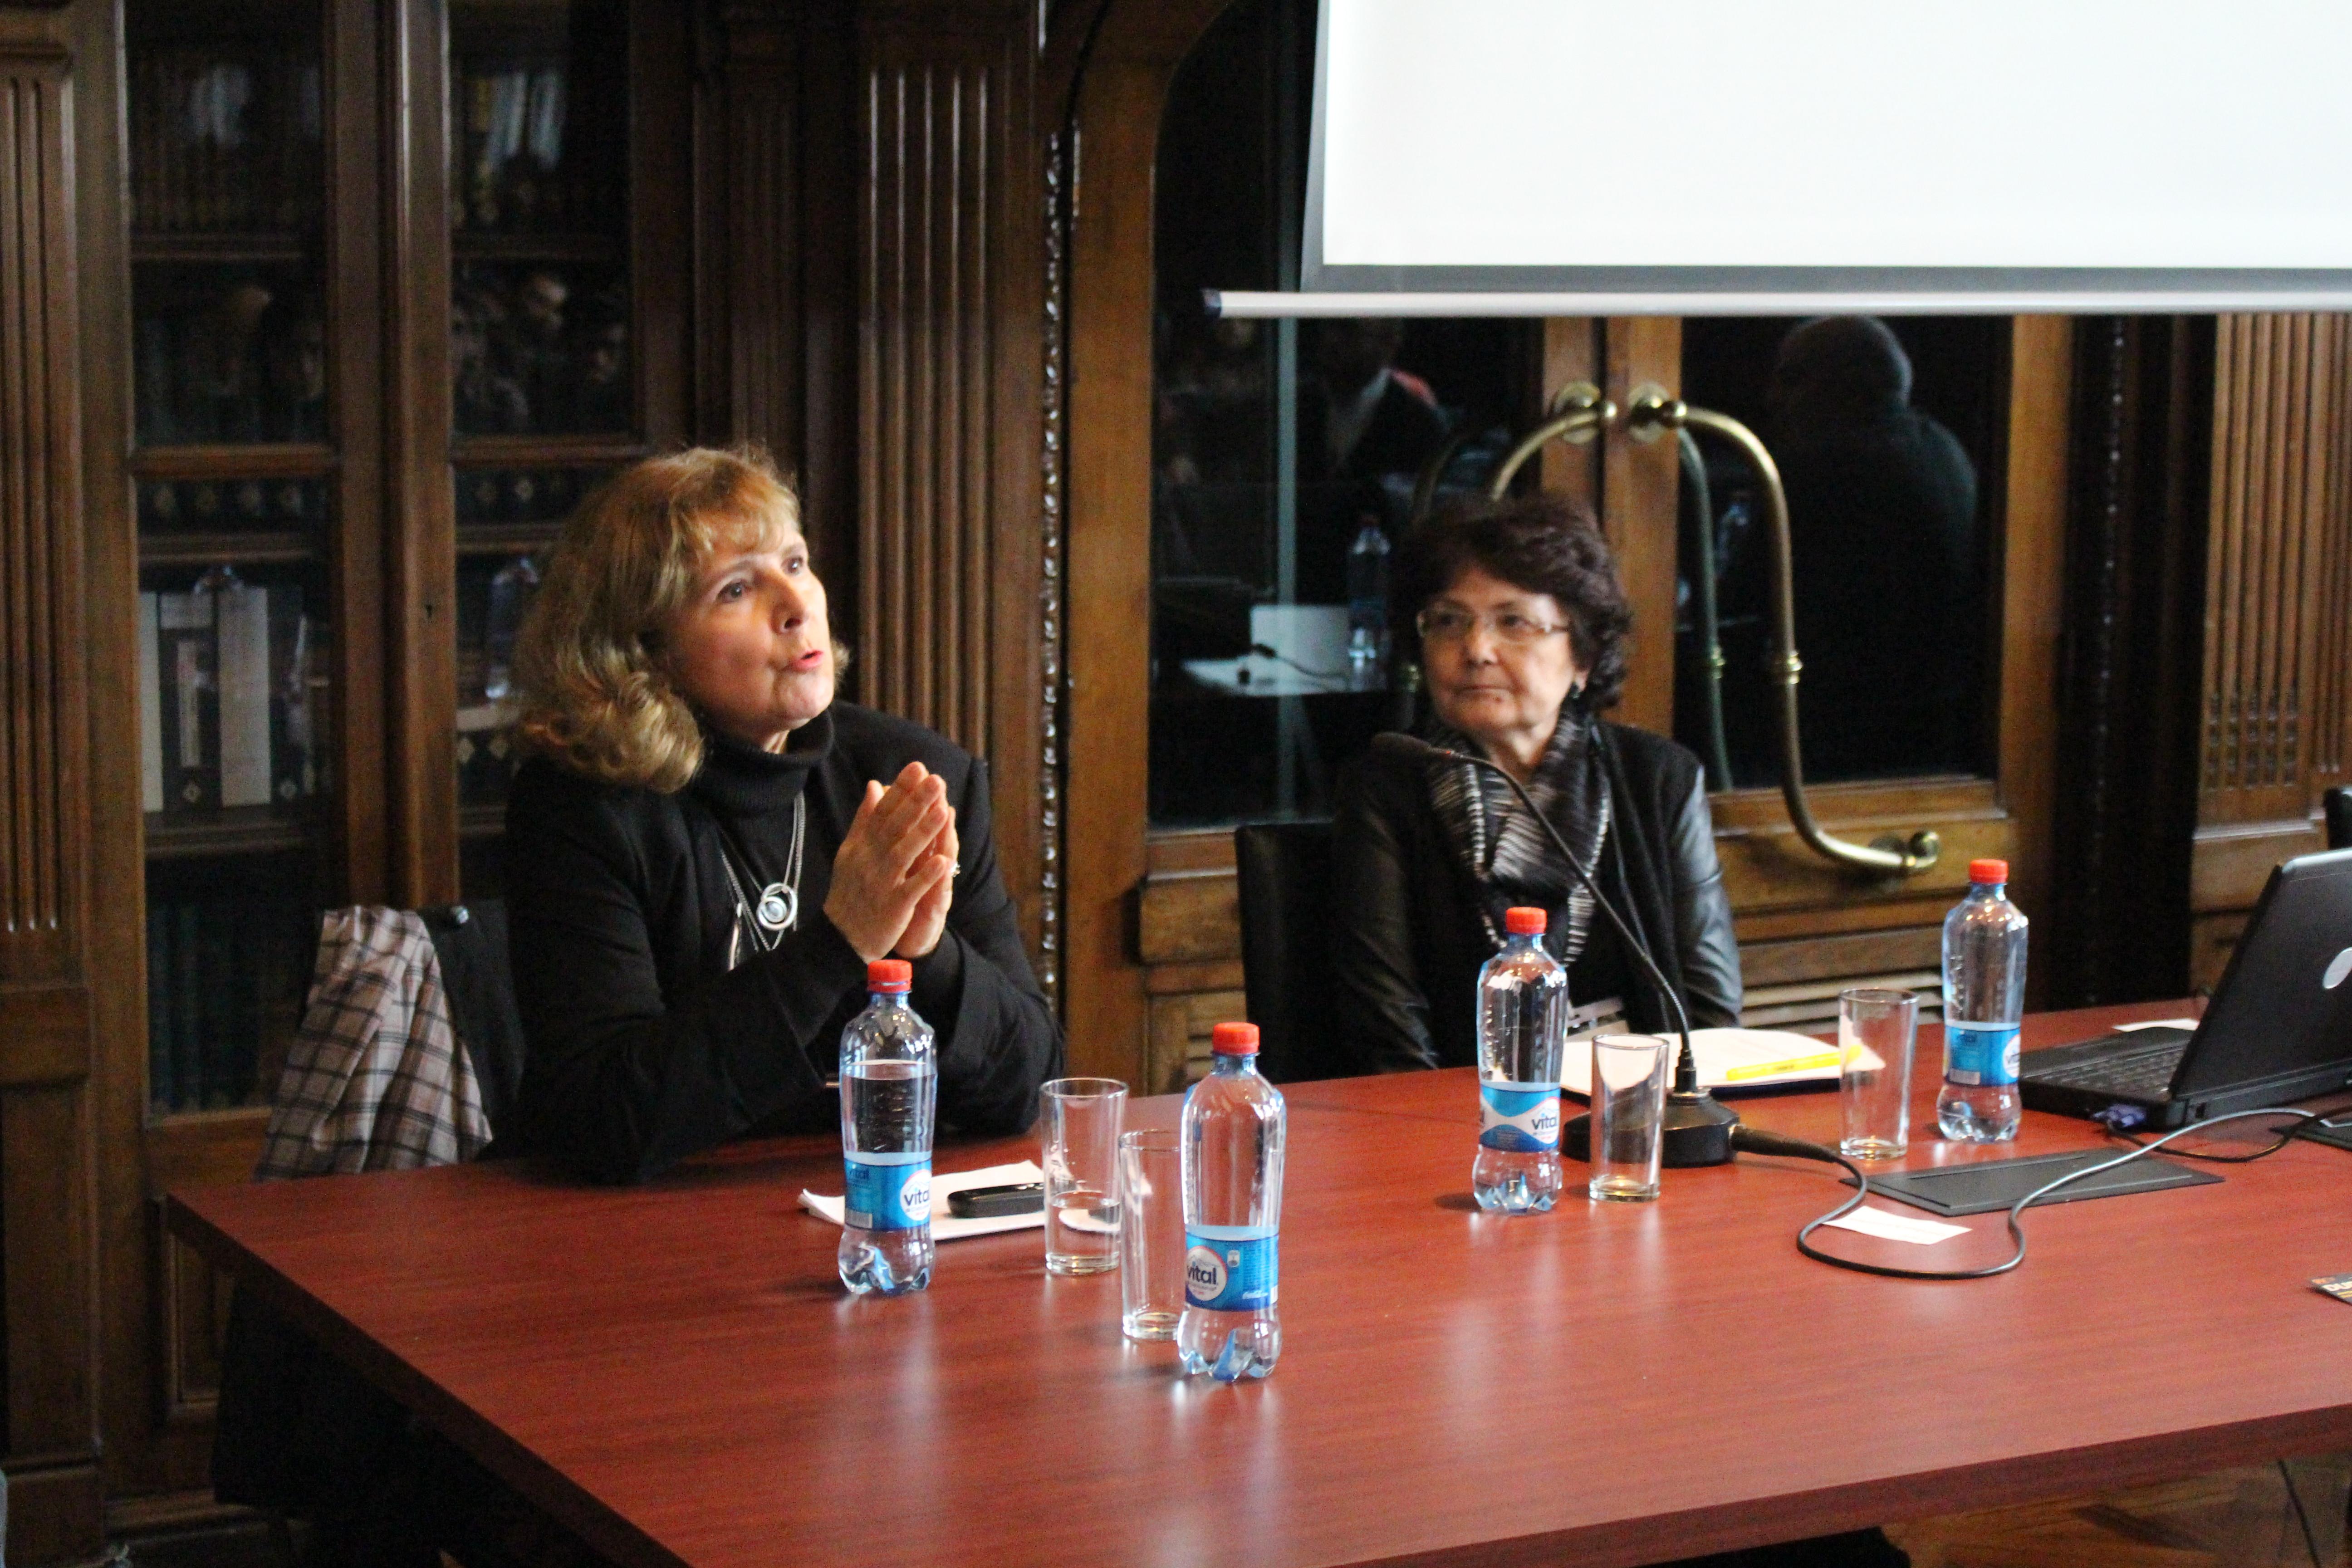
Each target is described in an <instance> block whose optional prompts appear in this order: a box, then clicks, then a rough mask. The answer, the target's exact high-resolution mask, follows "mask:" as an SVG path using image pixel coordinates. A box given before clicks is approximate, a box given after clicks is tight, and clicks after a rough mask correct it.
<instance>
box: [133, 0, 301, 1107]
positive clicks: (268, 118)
mask: <svg viewBox="0 0 2352 1568" xmlns="http://www.w3.org/2000/svg"><path fill="white" fill-rule="evenodd" d="M123 22H124V45H125V47H124V85H125V89H126V110H127V112H126V114H125V130H126V133H127V136H128V143H129V144H128V149H127V151H128V154H129V156H128V165H129V173H130V187H131V189H130V195H131V202H130V211H129V218H130V230H131V236H130V257H131V405H132V426H133V429H132V440H133V447H132V458H131V481H132V484H133V487H134V492H135V500H134V510H135V515H136V518H137V523H138V531H139V589H138V602H137V605H138V607H137V616H138V620H137V625H138V648H139V721H140V736H141V744H140V763H141V786H142V790H141V793H142V797H143V798H142V806H143V809H144V812H145V816H146V824H147V835H146V840H147V910H146V923H147V929H146V939H147V940H146V951H147V982H148V984H147V994H148V1105H149V1111H150V1114H151V1116H153V1117H159V1118H160V1117H173V1116H182V1115H187V1114H191V1113H195V1112H202V1111H215V1110H227V1109H232V1108H236V1107H240V1106H246V1105H251V1104H257V1103H261V1102H264V1101H266V1100H268V1095H269V1091H270V1089H271V1088H272V1087H273V1086H274V1084H275V1082H276V1077H277V1072H276V1068H277V1064H278V1062H280V1061H282V1060H283V1058H284V1053H285V1048H286V1044H287V1041H288V1039H289V1037H290V1035H291V1032H292V1029H293V1026H294V1024H295V1021H296V1018H295V1015H296V1011H297V1009H298V1008H299V1005H300V1000H301V995H302V992H303V989H304V986H305V984H306V983H307V981H308V978H309V971H308V964H309V960H310V951H311V945H310V944H311V940H312V936H311V933H312V932H313V931H315V930H316V926H317V918H318V910H319V908H320V904H321V903H322V902H323V901H324V900H327V899H328V898H330V897H332V896H334V894H335V892H336V889H337V883H338V879H337V878H336V877H335V876H334V875H333V873H332V869H331V866H330V864H329V858H330V846H329V844H328V842H327V840H328V837H329V824H330V822H331V813H330V812H329V811H328V810H327V809H325V807H326V803H327V802H328V801H329V799H330V798H331V796H332V795H334V793H335V791H336V788H337V780H336V777H335V763H334V759H335V756H336V747H335V745H334V743H333V737H334V736H335V734H336V723H335V714H334V712H333V709H334V692H333V689H332V683H331V679H330V671H331V654H332V648H333V646H334V640H335V636H336V632H337V627H336V626H335V616H333V615H332V614H331V609H332V606H333V605H334V602H335V598H334V588H335V584H336V573H337V570H338V561H337V550H336V548H335V529H336V522H337V518H336V515H335V514H336V509H337V505H338V500H339V487H338V485H337V483H336V482H335V481H336V476H337V472H338V468H339V465H340V458H341V454H340V452H339V450H338V447H337V440H336V437H337V427H338V425H339V420H338V417H337V413H338V411H337V410H336V409H335V408H334V407H333V406H332V405H331V397H330V387H331V379H330V375H329V361H330V357H331V353H332V352H333V351H332V348H331V345H332V344H333V343H334V342H335V341H336V334H335V332H334V330H333V329H334V327H335V326H336V323H335V322H334V321H333V320H332V319H331V318H332V314H333V312H332V304H333V301H332V299H331V294H332V290H331V287H330V279H329V265H330V262H329V255H328V241H327V223H326V212H327V203H326V193H327V171H326V157H325V149H326V146H327V139H326V101H325V83H324V71H323V65H324V61H323V55H322V28H321V19H320V7H319V5H317V4H316V3H315V0H311V3H308V4H305V3H302V0H246V3H244V4H240V5H236V6H229V5H189V4H184V3H181V0H131V3H130V4H129V5H126V7H125V10H124V17H123Z"/></svg>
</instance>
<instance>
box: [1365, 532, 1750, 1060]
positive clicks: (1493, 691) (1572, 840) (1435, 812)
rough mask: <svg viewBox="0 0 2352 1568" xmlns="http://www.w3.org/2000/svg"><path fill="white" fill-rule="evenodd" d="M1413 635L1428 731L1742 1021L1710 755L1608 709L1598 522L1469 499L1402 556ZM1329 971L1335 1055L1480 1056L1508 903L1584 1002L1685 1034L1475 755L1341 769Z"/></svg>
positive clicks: (1689, 985)
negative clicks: (1563, 843) (1531, 805)
mask: <svg viewBox="0 0 2352 1568" xmlns="http://www.w3.org/2000/svg"><path fill="white" fill-rule="evenodd" d="M1396 580H1397V585H1398V592H1397V594H1396V595H1395V598H1394V600H1393V603H1394V605H1396V609H1397V615H1398V624H1397V628H1396V629H1397V635H1398V639H1399V646H1401V647H1407V648H1418V650H1419V653H1420V659H1421V667H1422V670H1423V677H1424V679H1425V684H1426V687H1427V690H1428V695H1429V705H1430V710H1431V711H1430V716H1429V718H1428V719H1427V720H1426V721H1424V723H1423V727H1422V730H1421V735H1422V738H1423V739H1424V740H1427V741H1430V742H1433V743H1435V744H1437V745H1440V746H1444V747H1445V748H1447V749H1449V750H1452V751H1457V752H1465V753H1466V754H1469V755H1474V756H1484V757H1486V758H1487V759H1488V760H1489V761H1491V762H1493V763H1496V764H1498V765H1500V766H1501V767H1502V768H1504V769H1505V770H1507V772H1508V773H1510V774H1511V776H1512V777H1514V778H1516V779H1517V780H1518V781H1519V783H1520V784H1522V785H1524V786H1525V787H1526V789H1527V791H1528V795H1530V796H1531V797H1532V798H1533V800H1534V801H1535V803H1536V805H1537V807H1538V810H1540V811H1541V812H1542V813H1543V814H1544V816H1546V817H1547V818H1548V819H1549V821H1550V822H1551V824H1552V826H1555V827H1557V828H1558V829H1559V832H1560V834H1561V836H1562V837H1564V838H1565V839H1566V840H1567V842H1568V844H1569V847H1570V848H1571V849H1572V850H1574V851H1575V853H1576V855H1577V857H1578V858H1579V859H1580V860H1581V861H1582V862H1583V863H1584V864H1585V865H1586V867H1587V868H1589V869H1590V870H1591V872H1592V874H1593V875H1594V876H1595V877H1596V878H1597V879H1599V880H1600V882H1601V887H1602V888H1603V889H1604V890H1606V891H1607V893H1608V894H1609V897H1610V900H1611V901H1612V903H1614V904H1615V905H1616V906H1617V908H1618V910H1620V912H1621V913H1622V914H1623V915H1624V917H1625V918H1626V920H1627V921H1629V922H1631V923H1632V924H1633V929H1634V931H1636V933H1637V934H1639V935H1640V936H1642V937H1643V941H1644V942H1645V944H1646V945H1647V946H1648V948H1649V950H1650V954H1651V956H1652V958H1653V959H1654V960H1655V962H1656V963H1657V965H1658V967H1659V969H1660V970H1662V971H1663V972H1664V974H1665V977H1666V979H1667V981H1668V983H1669V984H1673V985H1675V987H1676V988H1677V989H1678V990H1679V992H1680V993H1681V995H1682V999H1683V1002H1684V1005H1685V1007H1687V1008H1688V1010H1689V1013H1690V1021H1691V1024H1692V1026H1694V1027H1704V1026H1708V1025H1723V1024H1736V1023H1738V1020H1739V1001H1740V984H1739V952H1738V946H1737V945H1736V943H1735V942H1734V941H1733V938H1732V933H1731V909H1730V904H1729V902H1728V900H1727V899H1726V898H1725V896H1724V890H1723V876H1722V872H1721V870H1720V868H1718V867H1717V862H1716V855H1715V833H1714V826H1713V821H1712V819H1711V817H1710V816H1708V812H1707V804H1706V779H1705V776H1704V774H1703V773H1702V772H1701V770H1700V767H1699V763H1698V759H1697V758H1696V757H1695V756H1693V755H1692V754H1691V753H1690V752H1688V751H1686V750H1685V749H1684V748H1683V747H1681V746H1679V745H1676V744H1675V742H1672V741H1670V740H1667V739H1665V738H1664V737H1662V736H1658V735H1653V734H1650V733H1648V732H1647V731H1641V730H1633V729H1628V728H1625V727H1624V726H1622V725H1618V724H1612V723H1609V722H1607V721H1603V720H1601V718H1600V717H1599V714H1600V712H1601V710H1603V709H1606V708H1607V707H1609V706H1610V705H1611V704H1612V703H1613V702H1615V701H1616V700H1617V697H1618V694H1619V693H1620V692H1621V691H1622V690H1623V689H1624V685H1625V671H1626V664H1625V638H1626V635H1627V633H1628V632H1629V631H1630V630H1631V629H1632V626H1633V613H1632V611H1631V609H1630V608H1629V607H1628V606H1627V605H1626V601H1625V592H1624V589H1623V587H1622V585H1621V584H1619V582H1618V579H1617V571H1616V565H1615V563H1614V562H1613V561H1612V559H1611V556H1610V552H1609V546H1608V544H1607V543H1606V542H1603V541H1602V539H1601V535H1600V532H1599V531H1597V530H1596V529H1595V528H1594V527H1593V526H1592V523H1591V518H1590V516H1589V514H1586V513H1584V512H1582V511H1581V510H1577V509H1574V508H1572V507H1571V506H1570V504H1569V503H1568V502H1566V501H1564V500H1561V499H1559V498H1558V497H1556V496H1549V495H1537V496H1528V497H1524V498H1513V499H1508V500H1500V501H1477V502H1470V503H1465V504H1463V505H1461V506H1458V507H1456V508H1454V509H1453V510H1448V511H1446V512H1444V513H1442V514H1441V515H1440V516H1439V517H1438V518H1436V519H1435V520H1434V521H1432V522H1431V523H1430V524H1429V525H1428V526H1427V527H1425V528H1423V530H1422V531H1419V532H1418V533H1415V534H1413V535H1412V536H1411V537H1410V538H1408V539H1407V540H1406V541H1405V542H1404V545H1403V547H1402V550H1401V551H1400V552H1399V557H1398V562H1397V576H1396ZM1334 855H1335V881H1336V889H1335V891H1336V893H1337V898H1338V908H1339V920H1338V924H1337V928H1336V931H1335V933H1334V953H1333V962H1334V968H1335V971H1336V973H1337V975H1338V978H1339V1031H1338V1037H1339V1041H1340V1048H1341V1049H1342V1050H1343V1051H1345V1052H1346V1053H1347V1054H1348V1056H1349V1058H1351V1059H1352V1060H1353V1061H1354V1063H1355V1064H1356V1065H1358V1066H1359V1067H1360V1068H1363V1069H1366V1070H1379V1071H1384V1072H1393V1071H1402V1070H1405V1069H1409V1068H1436V1067H1462V1066H1467V1065H1470V1064H1473V1063H1475V1061H1476V1060H1477V1033H1476V1027H1475V988H1476V984H1477V975H1478V969H1479V966H1480V965H1482V964H1484V963H1486V960H1487V959H1488V958H1489V957H1491V956H1493V954H1494V953H1495V952H1496V949H1498V948H1499V947H1500V946H1501V945H1502V942H1503V931H1504V920H1503V914H1504V911H1505V910H1507V909H1509V908H1510V907H1512V906H1513V905H1534V906H1538V907H1540V908H1542V909H1544V910H1549V911H1550V915H1551V925H1550V929H1549V932H1548V934H1547V936H1546V938H1545V944H1546V946H1548V947H1549V949H1550V950H1551V952H1552V954H1553V956H1554V957H1556V958H1559V960H1560V961H1561V962H1562V963H1565V964H1566V965H1567V966H1568V972H1569V994H1570V997H1571V998H1572V999H1573V1000H1574V1001H1575V1002H1576V1003H1577V1004H1578V1005H1585V1004H1588V1003H1591V1002H1598V1001H1601V1000H1604V999H1607V998H1610V997H1616V998H1620V999H1622V1001H1623V1003H1624V1005H1625V1011H1626V1016H1627V1017H1628V1019H1629V1021H1630V1022H1631V1024H1632V1026H1633V1027H1635V1028H1638V1029H1643V1030H1651V1031H1656V1030H1664V1029H1668V1028H1671V1027H1672V1025H1673V1013H1672V1009H1670V1008H1669V1007H1668V1006H1667V1005H1666V1004H1665V1003H1664V1000H1663V999H1662V998H1661V997H1660V996H1659V995H1658V994H1657V993H1656V990H1655V988H1654V986H1653V985H1652V984H1650V983H1649V982H1648V981H1646V980H1645V979H1644V978H1643V976H1642V973H1641V971H1640V970H1639V968H1638V967H1637V966H1636V963H1635V962H1634V960H1633V958H1632V957H1631V956H1630V955H1629V954H1627V953H1626V952H1624V951H1623V948H1622V943H1621V942H1620V941H1619V939H1618V937H1617V935H1616V932H1615V931H1614V929H1613V928H1612V926H1611V925H1610V923H1609V921H1608V919H1607V917H1606V916H1604V915H1602V914H1601V913H1600V911H1599V910H1597V909H1595V908H1594V906H1593V902H1592V899H1591V895H1590V894H1589V893H1588V892H1586V890H1585V889H1584V888H1583V886H1582V884H1581V883H1580V882H1579V881H1578V880H1577V879H1576V875H1575V873H1574V872H1573V871H1571V870H1570V868H1568V867H1567V866H1566V865H1565V864H1563V863H1562V862H1561V860H1560V858H1559V851H1558V850H1557V849H1556V848H1554V847H1553V846H1552V843H1551V840H1550V837H1549V836H1548V835H1547V834H1545V833H1544V831H1543V830H1542V828H1541V827H1540V826H1538V825H1537V824H1535V823H1533V822H1530V821H1528V819H1527V814H1526V812H1525V810H1524V808H1522V807H1521V806H1520V805H1518V802H1517V796H1516V795H1514V794H1513V793H1512V792H1511V789H1510V786H1509V785H1508V784H1506V783H1505V782H1504V781H1503V780H1501V779H1498V778H1496V777H1495V776H1494V774H1493V773H1490V772H1489V771H1487V770H1486V769H1484V768H1477V767H1473V766H1471V765H1469V764H1468V763H1444V762H1430V763H1423V762H1420V761H1417V760H1415V759H1412V758H1410V757H1399V756H1394V755H1390V754H1385V753H1381V752H1373V753H1371V754H1370V755H1368V756H1366V757H1364V758H1362V759H1361V760H1360V761H1359V762H1357V763H1355V764H1354V765H1353V766H1351V767H1350V768H1349V770H1348V771H1347V772H1346V773H1344V774H1343V775H1342V777H1341V779H1340V783H1339V809H1338V820H1337V823H1336V824H1335V843H1334Z"/></svg>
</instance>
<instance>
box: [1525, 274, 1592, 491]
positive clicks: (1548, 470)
mask: <svg viewBox="0 0 2352 1568" xmlns="http://www.w3.org/2000/svg"><path fill="white" fill-rule="evenodd" d="M1603 335H1604V332H1603V323H1601V322H1600V321H1595V320H1593V319H1591V318H1590V317H1585V316H1578V317H1560V318H1557V319H1554V320H1551V321H1546V322H1544V324H1543V337H1542V342H1541V343H1540V344H1539V345H1538V354H1539V355H1540V357H1541V360H1542V367H1541V372H1540V374H1538V377H1537V383H1538V384H1537V387H1536V388H1535V392H1536V395H1535V396H1534V397H1533V398H1532V399H1531V400H1530V404H1531V406H1529V407H1527V408H1525V409H1522V410H1521V411H1520V416H1519V419H1520V424H1521V426H1528V425H1532V424H1534V423H1535V422H1536V421H1537V420H1538V419H1540V418H1542V417H1544V416H1545V415H1546V414H1547V412H1548V411H1549V410H1548V408H1547V406H1546V405H1548V404H1549V402H1550V400H1551V399H1552V397H1554V396H1555V395H1558V393H1559V389H1560V388H1561V387H1563V386H1569V385H1571V384H1575V383H1577V382H1580V381H1584V382H1590V383H1591V384H1593V385H1595V386H1599V385H1600V384H1601V382H1602V381H1603V380H1605V379H1606V374H1605V363H1606V358H1607V349H1606V347H1605V345H1604V342H1603ZM1609 439H1610V437H1608V436H1606V435H1604V436H1602V437H1598V438H1596V439H1594V440H1591V441H1588V442H1585V443H1584V444H1583V445H1582V446H1571V445H1570V444H1569V443H1568V442H1565V441H1554V442H1552V443H1551V444H1550V445H1549V446H1547V447H1545V448H1544V449H1543V455H1542V456H1541V457H1540V458H1538V459H1537V463H1536V468H1537V482H1538V484H1540V485H1541V486H1542V487H1543V488H1544V489H1547V490H1556V491H1559V493H1560V494H1562V495H1565V496H1568V497H1569V498H1570V499H1571V500H1580V501H1582V502H1583V503H1584V504H1585V505H1586V506H1589V507H1591V509H1592V510H1593V512H1594V514H1595V515H1596V516H1597V515H1599V513H1600V510H1601V454H1602V453H1603V452H1605V451H1607V450H1608V442H1609Z"/></svg>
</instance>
